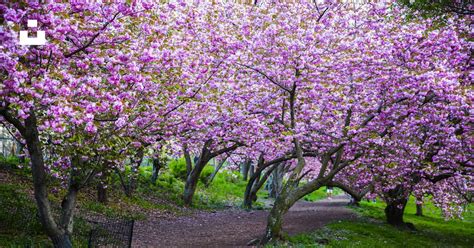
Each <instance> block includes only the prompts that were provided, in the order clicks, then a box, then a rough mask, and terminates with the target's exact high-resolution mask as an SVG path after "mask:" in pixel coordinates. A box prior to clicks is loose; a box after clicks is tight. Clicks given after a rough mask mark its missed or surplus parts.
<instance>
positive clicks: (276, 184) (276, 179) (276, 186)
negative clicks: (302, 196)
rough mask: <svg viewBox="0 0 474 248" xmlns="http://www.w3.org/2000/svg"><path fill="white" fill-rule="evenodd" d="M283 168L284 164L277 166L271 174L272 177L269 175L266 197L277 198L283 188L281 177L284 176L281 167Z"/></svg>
mask: <svg viewBox="0 0 474 248" xmlns="http://www.w3.org/2000/svg"><path fill="white" fill-rule="evenodd" d="M284 166H285V165H284V164H279V165H278V166H276V167H275V169H274V170H273V172H272V175H271V176H272V180H271V183H270V189H269V192H268V195H269V196H270V197H271V198H277V197H278V195H279V194H280V192H281V189H282V187H283V175H284V171H283V167H284Z"/></svg>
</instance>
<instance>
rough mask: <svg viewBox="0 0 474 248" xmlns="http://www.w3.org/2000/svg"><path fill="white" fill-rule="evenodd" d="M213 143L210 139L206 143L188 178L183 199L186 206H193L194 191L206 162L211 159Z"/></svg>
mask: <svg viewBox="0 0 474 248" xmlns="http://www.w3.org/2000/svg"><path fill="white" fill-rule="evenodd" d="M211 143H212V140H208V141H206V142H205V143H204V146H203V148H202V151H201V155H200V156H199V158H198V160H197V161H196V163H195V165H194V168H193V169H192V170H191V172H190V173H189V175H188V176H187V178H186V183H185V185H184V194H183V201H184V205H185V206H191V204H192V202H193V196H194V193H195V192H196V187H197V183H198V181H199V176H200V175H201V172H202V170H203V169H204V166H206V164H207V163H208V162H209V160H210V159H211V153H210V151H209V146H210V145H211Z"/></svg>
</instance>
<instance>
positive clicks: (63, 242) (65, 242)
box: [51, 234, 72, 248]
mask: <svg viewBox="0 0 474 248" xmlns="http://www.w3.org/2000/svg"><path fill="white" fill-rule="evenodd" d="M51 241H52V242H53V246H54V247H57V248H72V243H71V237H70V236H69V235H68V234H63V235H57V236H54V237H51Z"/></svg>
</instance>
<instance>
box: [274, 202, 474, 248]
mask: <svg viewBox="0 0 474 248" xmlns="http://www.w3.org/2000/svg"><path fill="white" fill-rule="evenodd" d="M384 207H385V204H384V203H381V202H376V203H373V202H362V203H361V207H360V208H355V211H357V212H358V213H359V214H360V215H361V217H360V218H359V219H358V220H355V221H340V222H335V223H332V224H329V225H328V226H326V227H325V228H323V229H320V230H318V231H316V232H313V233H309V234H301V235H296V236H293V237H290V238H289V240H288V241H287V242H285V243H280V244H277V245H276V246H292V247H384V248H386V247H473V244H474V211H473V210H474V206H473V204H471V205H470V206H469V208H468V211H466V213H465V214H464V216H463V217H464V220H459V219H455V220H449V221H445V220H444V218H443V217H442V216H441V213H440V210H439V209H437V208H436V207H435V206H433V204H431V203H427V204H425V206H424V208H423V211H424V215H425V216H416V215H415V212H416V210H415V203H414V201H413V199H411V200H410V202H409V203H408V205H407V209H406V212H405V215H404V218H405V221H407V222H411V223H413V224H414V225H415V227H416V228H417V231H405V230H399V229H397V228H394V227H392V226H390V225H387V224H385V222H384V217H385V216H384V212H383V210H384Z"/></svg>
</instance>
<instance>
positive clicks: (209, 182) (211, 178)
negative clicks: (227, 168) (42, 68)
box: [206, 156, 229, 188]
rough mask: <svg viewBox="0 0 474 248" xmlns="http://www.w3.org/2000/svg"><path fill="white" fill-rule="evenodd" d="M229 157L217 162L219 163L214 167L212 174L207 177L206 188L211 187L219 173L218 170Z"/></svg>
mask: <svg viewBox="0 0 474 248" xmlns="http://www.w3.org/2000/svg"><path fill="white" fill-rule="evenodd" d="M228 157H229V156H227V157H225V158H224V159H223V160H222V161H219V163H218V164H217V165H216V168H215V169H214V172H212V174H211V175H210V176H209V178H208V179H207V182H206V188H207V187H209V185H211V183H212V181H213V180H214V178H215V177H216V175H217V173H218V172H219V170H220V169H221V168H222V166H223V165H224V163H225V161H226V160H227V158H228Z"/></svg>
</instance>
